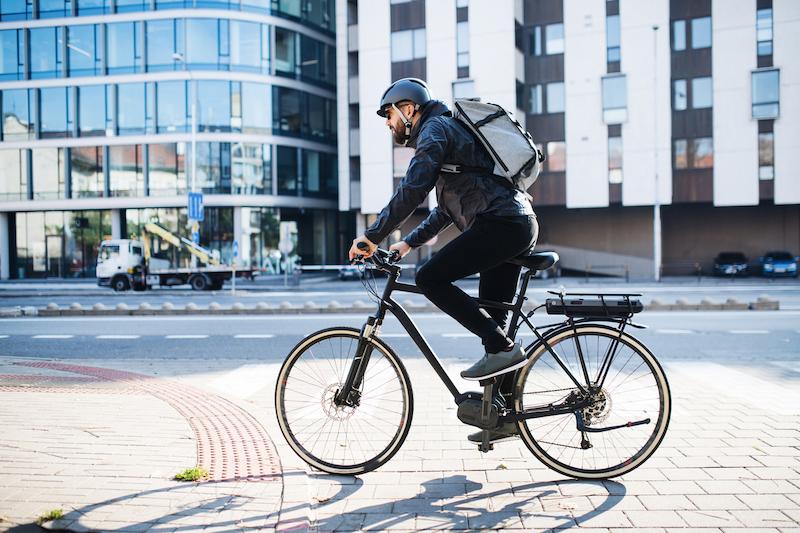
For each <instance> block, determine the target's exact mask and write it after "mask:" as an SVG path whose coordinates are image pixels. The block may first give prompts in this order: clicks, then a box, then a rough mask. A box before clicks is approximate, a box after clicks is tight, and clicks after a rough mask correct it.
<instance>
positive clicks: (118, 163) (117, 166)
mask: <svg viewBox="0 0 800 533" xmlns="http://www.w3.org/2000/svg"><path fill="white" fill-rule="evenodd" d="M108 169H109V170H108V172H109V176H110V182H111V191H110V194H111V196H144V174H143V172H142V147H141V146H139V145H127V146H124V145H123V146H109V147H108Z"/></svg>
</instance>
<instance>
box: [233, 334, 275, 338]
mask: <svg viewBox="0 0 800 533" xmlns="http://www.w3.org/2000/svg"><path fill="white" fill-rule="evenodd" d="M274 336H275V335H272V334H270V333H240V334H239V335H234V336H233V338H234V339H271V338H273V337H274Z"/></svg>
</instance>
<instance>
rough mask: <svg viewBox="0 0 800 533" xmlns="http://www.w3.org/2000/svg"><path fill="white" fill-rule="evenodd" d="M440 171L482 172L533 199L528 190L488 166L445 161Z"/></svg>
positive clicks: (446, 172) (448, 172) (509, 188)
mask: <svg viewBox="0 0 800 533" xmlns="http://www.w3.org/2000/svg"><path fill="white" fill-rule="evenodd" d="M440 171H441V172H444V173H445V174H482V175H484V176H488V177H490V178H491V179H493V180H494V181H496V182H497V183H499V184H500V185H502V186H503V187H505V188H506V189H508V190H510V191H515V192H521V193H522V194H524V195H525V196H526V197H527V198H528V200H529V201H531V200H533V197H532V196H531V195H530V194H529V193H528V192H527V191H523V190H521V189H519V188H517V187H515V186H514V185H513V184H512V183H511V182H510V181H508V180H507V179H506V178H504V177H503V176H498V175H497V174H495V173H494V172H492V170H489V169H488V168H484V167H471V166H467V165H458V164H455V163H443V164H442V166H441V168H440Z"/></svg>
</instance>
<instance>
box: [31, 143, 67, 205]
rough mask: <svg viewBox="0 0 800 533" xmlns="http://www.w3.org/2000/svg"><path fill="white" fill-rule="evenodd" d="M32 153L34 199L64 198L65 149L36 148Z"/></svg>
mask: <svg viewBox="0 0 800 533" xmlns="http://www.w3.org/2000/svg"><path fill="white" fill-rule="evenodd" d="M31 155H32V157H33V197H34V199H37V200H39V199H42V200H45V199H51V198H64V197H65V188H64V149H63V148H34V149H33V150H31Z"/></svg>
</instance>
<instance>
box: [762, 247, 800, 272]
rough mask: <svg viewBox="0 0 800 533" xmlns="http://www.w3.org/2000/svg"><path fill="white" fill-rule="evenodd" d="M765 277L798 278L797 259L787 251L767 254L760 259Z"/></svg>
mask: <svg viewBox="0 0 800 533" xmlns="http://www.w3.org/2000/svg"><path fill="white" fill-rule="evenodd" d="M758 262H759V264H760V265H761V275H762V276H764V277H769V278H772V277H777V276H790V277H797V258H796V257H794V256H793V255H792V254H790V253H789V252H787V251H785V250H776V251H772V252H767V253H765V254H764V255H762V256H761V257H759V258H758Z"/></svg>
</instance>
